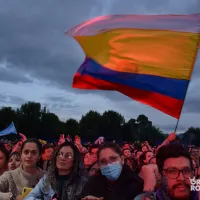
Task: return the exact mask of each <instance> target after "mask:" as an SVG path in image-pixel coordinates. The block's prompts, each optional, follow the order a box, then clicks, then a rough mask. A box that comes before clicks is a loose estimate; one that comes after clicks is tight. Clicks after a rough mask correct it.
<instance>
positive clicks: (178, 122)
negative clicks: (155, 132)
mask: <svg viewBox="0 0 200 200" xmlns="http://www.w3.org/2000/svg"><path fill="white" fill-rule="evenodd" d="M179 121H180V118H179V119H178V120H177V122H176V126H175V129H174V133H176V131H177V128H178V124H179Z"/></svg>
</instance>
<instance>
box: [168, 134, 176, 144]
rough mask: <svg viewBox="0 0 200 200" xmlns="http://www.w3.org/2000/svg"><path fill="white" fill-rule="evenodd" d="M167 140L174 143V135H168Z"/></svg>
mask: <svg viewBox="0 0 200 200" xmlns="http://www.w3.org/2000/svg"><path fill="white" fill-rule="evenodd" d="M167 139H168V141H169V142H172V141H174V140H175V139H176V133H170V134H169V136H168V137H167Z"/></svg>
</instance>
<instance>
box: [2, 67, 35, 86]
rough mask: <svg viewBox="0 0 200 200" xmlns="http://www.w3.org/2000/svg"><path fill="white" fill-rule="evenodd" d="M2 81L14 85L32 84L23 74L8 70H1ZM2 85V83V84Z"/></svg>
mask: <svg viewBox="0 0 200 200" xmlns="http://www.w3.org/2000/svg"><path fill="white" fill-rule="evenodd" d="M0 81H5V82H12V83H20V82H21V83H31V82H32V81H31V80H30V79H29V78H27V77H25V76H24V74H23V72H18V71H17V69H16V70H10V69H9V70H8V69H5V68H0ZM0 84H1V83H0Z"/></svg>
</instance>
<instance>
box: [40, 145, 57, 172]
mask: <svg viewBox="0 0 200 200" xmlns="http://www.w3.org/2000/svg"><path fill="white" fill-rule="evenodd" d="M53 152H54V146H53V145H51V144H48V143H47V144H45V145H44V146H43V147H42V157H41V159H40V162H39V166H40V168H41V169H43V170H45V171H48V168H49V165H50V162H51V159H52V157H53Z"/></svg>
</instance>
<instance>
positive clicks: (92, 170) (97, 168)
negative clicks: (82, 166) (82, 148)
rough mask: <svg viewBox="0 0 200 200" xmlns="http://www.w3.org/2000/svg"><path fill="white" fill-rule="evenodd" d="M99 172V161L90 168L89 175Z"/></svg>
mask: <svg viewBox="0 0 200 200" xmlns="http://www.w3.org/2000/svg"><path fill="white" fill-rule="evenodd" d="M98 174H99V165H98V162H95V163H93V164H92V165H91V167H90V168H89V176H95V175H98Z"/></svg>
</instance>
